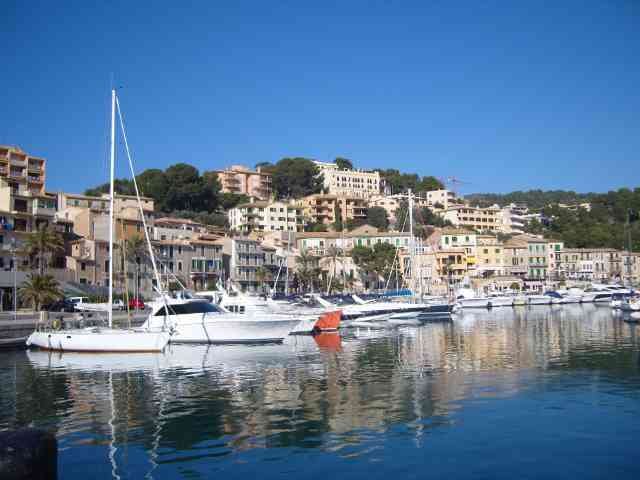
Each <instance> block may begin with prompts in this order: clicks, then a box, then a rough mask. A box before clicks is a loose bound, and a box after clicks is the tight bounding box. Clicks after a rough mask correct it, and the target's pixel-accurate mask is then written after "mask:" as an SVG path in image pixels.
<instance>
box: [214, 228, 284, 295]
mask: <svg viewBox="0 0 640 480" xmlns="http://www.w3.org/2000/svg"><path fill="white" fill-rule="evenodd" d="M221 243H222V244H223V256H224V259H223V267H224V272H225V277H226V278H227V279H228V280H230V281H231V282H232V283H233V284H234V285H236V286H238V287H239V288H240V289H241V290H242V291H249V292H261V291H262V289H263V288H265V289H267V288H272V287H273V285H274V282H275V281H276V279H277V284H276V290H277V291H284V287H285V278H286V268H287V266H286V263H285V259H284V258H283V256H282V255H279V254H278V252H277V250H276V249H275V248H273V247H269V246H267V245H264V246H263V245H261V244H260V242H258V241H257V240H254V239H251V238H249V237H234V238H231V237H227V238H224V239H221ZM261 268H262V269H264V270H266V271H268V272H269V273H268V275H267V276H266V277H265V278H261V277H260V275H259V273H258V269H261ZM278 271H280V275H278Z"/></svg>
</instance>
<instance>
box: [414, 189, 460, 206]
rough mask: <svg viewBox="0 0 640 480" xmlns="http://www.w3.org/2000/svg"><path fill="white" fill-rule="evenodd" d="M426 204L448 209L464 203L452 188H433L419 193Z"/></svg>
mask: <svg viewBox="0 0 640 480" xmlns="http://www.w3.org/2000/svg"><path fill="white" fill-rule="evenodd" d="M419 196H420V198H422V199H424V200H426V206H427V207H429V208H431V209H434V210H447V209H449V208H450V207H453V206H456V205H459V204H460V203H462V202H461V201H460V200H459V199H458V197H456V194H455V193H454V192H452V191H451V190H431V191H428V192H423V193H421V194H419Z"/></svg>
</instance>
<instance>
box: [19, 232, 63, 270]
mask: <svg viewBox="0 0 640 480" xmlns="http://www.w3.org/2000/svg"><path fill="white" fill-rule="evenodd" d="M24 250H25V253H26V255H27V256H28V257H29V259H30V263H31V268H35V266H36V265H37V268H38V273H39V274H40V275H44V273H45V271H46V270H47V267H48V264H47V257H48V256H49V255H52V254H54V253H56V252H60V251H64V241H63V240H62V236H61V235H60V234H59V233H58V232H56V231H54V230H53V229H52V228H51V227H49V226H47V227H45V228H41V229H40V230H37V231H35V232H33V233H31V234H29V236H28V237H27V239H26V240H25V242H24Z"/></svg>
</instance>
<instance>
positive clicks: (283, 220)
mask: <svg viewBox="0 0 640 480" xmlns="http://www.w3.org/2000/svg"><path fill="white" fill-rule="evenodd" d="M227 215H228V218H229V228H230V229H231V230H234V231H237V232H244V233H249V232H253V231H261V232H271V231H289V232H302V231H303V230H304V226H305V217H304V207H303V206H302V205H301V204H299V203H294V202H291V203H288V202H265V201H259V202H252V203H245V204H242V205H238V206H237V207H236V208H232V209H230V210H229V211H228V213H227Z"/></svg>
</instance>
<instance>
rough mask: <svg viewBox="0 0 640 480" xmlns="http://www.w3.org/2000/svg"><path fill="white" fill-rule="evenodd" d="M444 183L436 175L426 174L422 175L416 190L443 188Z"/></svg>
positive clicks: (424, 190) (425, 190)
mask: <svg viewBox="0 0 640 480" xmlns="http://www.w3.org/2000/svg"><path fill="white" fill-rule="evenodd" d="M443 189H444V185H443V184H442V182H441V181H440V180H438V179H437V178H436V177H432V176H428V177H422V179H421V180H420V182H419V183H418V184H417V185H416V191H418V192H429V191H431V190H443Z"/></svg>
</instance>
